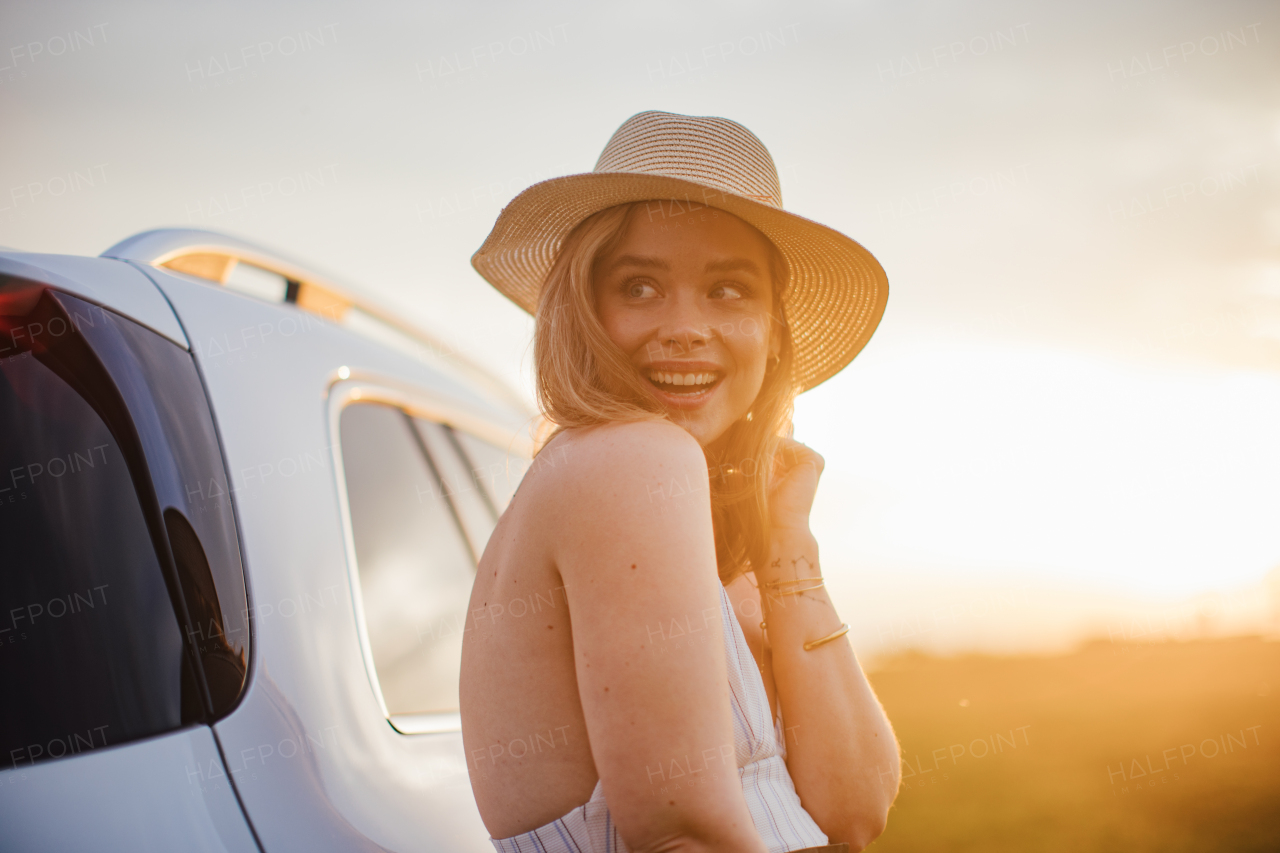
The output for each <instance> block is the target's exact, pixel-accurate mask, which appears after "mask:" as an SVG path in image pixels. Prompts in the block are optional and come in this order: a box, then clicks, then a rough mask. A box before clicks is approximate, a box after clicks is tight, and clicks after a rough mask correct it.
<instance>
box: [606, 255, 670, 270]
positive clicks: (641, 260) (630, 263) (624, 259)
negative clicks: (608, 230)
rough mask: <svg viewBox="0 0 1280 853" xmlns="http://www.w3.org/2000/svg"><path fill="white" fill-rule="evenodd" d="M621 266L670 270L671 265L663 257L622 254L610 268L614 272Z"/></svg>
mask: <svg viewBox="0 0 1280 853" xmlns="http://www.w3.org/2000/svg"><path fill="white" fill-rule="evenodd" d="M620 267H638V268H640V269H658V270H670V269H671V265H670V264H668V263H667V262H666V261H664V260H662V259H661V258H650V257H645V256H644V255H620V256H619V257H618V258H617V259H616V260H615V261H614V262H613V263H612V264H610V265H609V270H610V272H612V271H613V270H616V269H618V268H620Z"/></svg>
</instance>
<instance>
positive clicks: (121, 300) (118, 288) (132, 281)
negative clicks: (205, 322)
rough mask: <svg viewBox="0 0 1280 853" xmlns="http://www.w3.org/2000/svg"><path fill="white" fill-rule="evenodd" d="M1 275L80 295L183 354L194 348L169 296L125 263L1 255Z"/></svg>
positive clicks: (22, 254)
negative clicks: (132, 322) (149, 331)
mask: <svg viewBox="0 0 1280 853" xmlns="http://www.w3.org/2000/svg"><path fill="white" fill-rule="evenodd" d="M0 273H7V274H9V275H15V276H21V277H22V278H28V279H31V280H32V281H39V282H43V283H45V284H48V285H50V286H52V287H56V288H58V289H59V290H65V291H66V292H68V293H74V294H75V295H76V296H79V297H81V298H82V299H86V300H88V301H89V302H94V303H96V304H98V305H101V306H103V307H104V308H110V309H112V310H113V311H115V312H117V313H119V314H123V315H125V316H126V317H129V318H130V319H132V320H134V321H135V322H137V323H141V324H142V325H144V326H146V327H147V328H149V329H151V330H152V331H153V332H158V333H160V334H161V335H164V336H165V337H166V338H168V339H169V340H171V341H173V342H174V343H175V344H177V345H178V346H180V347H182V348H183V349H190V348H191V347H190V345H189V344H188V343H187V338H186V335H184V334H183V332H182V325H181V324H180V323H179V322H178V318H177V316H176V315H175V314H174V313H173V308H172V307H170V305H169V303H168V302H167V301H166V300H165V298H164V294H162V293H161V292H160V290H159V288H157V287H156V286H155V284H154V283H153V282H152V281H150V280H149V279H148V278H147V276H146V275H144V274H143V273H142V272H140V271H139V270H138V269H136V268H135V267H133V266H132V265H131V264H129V263H127V262H125V261H117V260H112V259H110V258H81V257H77V256H75V255H40V254H33V253H27V252H4V253H2V254H0Z"/></svg>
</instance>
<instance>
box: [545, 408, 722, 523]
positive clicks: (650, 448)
mask: <svg viewBox="0 0 1280 853" xmlns="http://www.w3.org/2000/svg"><path fill="white" fill-rule="evenodd" d="M539 460H541V462H540V461H539ZM530 473H534V474H536V475H537V479H538V480H540V481H541V482H540V486H541V487H542V488H547V489H552V490H554V491H556V492H559V493H560V494H563V495H564V496H565V497H566V498H574V497H577V498H581V499H591V498H606V497H610V498H614V499H616V498H623V503H628V502H629V501H627V500H626V498H627V497H628V496H633V497H634V493H635V487H637V486H638V487H640V489H641V492H640V493H639V495H640V497H641V498H642V499H643V497H644V496H645V495H647V494H648V491H645V490H646V489H647V488H648V487H652V488H653V489H654V490H657V489H659V488H662V489H663V490H664V494H665V492H666V491H667V489H666V486H667V485H668V484H669V483H670V482H671V481H672V480H675V481H676V482H678V483H680V484H681V486H682V487H683V490H684V491H689V490H696V489H697V488H698V487H699V484H701V485H702V486H703V487H705V485H706V479H707V470H706V457H705V455H704V454H703V452H702V447H701V446H700V445H699V444H698V441H697V439H695V438H694V437H693V436H692V435H690V434H689V432H688V431H686V430H684V429H682V428H681V427H679V426H676V425H675V424H673V423H671V422H670V421H630V422H623V423H609V424H601V425H599V426H594V427H589V428H580V429H571V430H565V431H564V432H562V433H560V434H559V435H557V436H556V437H555V438H554V439H552V441H551V442H550V443H549V444H548V445H547V446H546V447H545V448H543V450H542V452H541V453H539V454H538V457H537V458H536V459H535V460H534V464H533V466H532V467H531V469H530ZM655 494H656V491H655Z"/></svg>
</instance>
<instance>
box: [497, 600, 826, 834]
mask: <svg viewBox="0 0 1280 853" xmlns="http://www.w3.org/2000/svg"><path fill="white" fill-rule="evenodd" d="M720 611H721V620H722V621H723V623H724V646H725V659H726V663H728V669H729V692H730V694H731V700H730V701H731V702H732V705H733V741H734V751H735V753H736V759H737V765H738V776H739V777H741V779H742V793H743V794H744V795H745V796H746V799H747V808H748V809H749V810H750V811H751V819H752V821H754V822H755V826H756V831H757V832H759V833H760V837H761V838H762V839H764V843H765V846H767V847H768V848H769V853H785V851H792V850H802V849H804V848H806V847H818V846H821V845H824V844H826V843H827V836H826V835H824V834H823V833H822V830H821V829H819V828H818V825H817V824H816V823H814V822H813V818H811V817H810V816H809V813H808V812H806V811H805V810H804V807H803V806H801V805H800V797H799V796H797V795H796V789H795V785H793V784H792V782H791V775H790V774H789V773H788V772H787V765H786V763H785V762H784V758H785V757H786V741H785V739H784V738H783V734H782V728H783V727H782V717H781V715H779V717H778V719H777V720H775V721H770V719H769V698H768V696H767V694H766V693H765V690H764V681H763V680H761V678H760V670H759V669H757V668H756V661H755V658H753V657H752V656H751V649H750V648H748V646H747V641H746V638H745V637H743V635H742V628H741V626H739V625H738V620H737V619H736V618H735V617H734V615H733V609H732V607H731V606H730V604H729V596H728V594H727V593H726V592H725V591H724V589H723V588H721V590H720ZM660 784H661V783H660ZM665 784H667V785H671V786H673V787H674V786H675V785H676V784H678V781H673V780H670V779H667V780H665ZM490 840H491V841H492V842H493V846H494V847H495V848H496V849H497V850H498V851H500V853H626V851H627V850H628V847H627V845H626V843H625V842H623V840H622V836H621V835H619V834H618V829H617V827H616V826H615V825H614V823H613V818H612V816H611V815H610V814H609V806H608V804H607V803H606V802H605V800H604V790H603V788H602V786H601V784H600V783H599V782H596V787H595V790H594V791H593V792H592V793H591V799H590V800H588V801H587V802H586V803H584V804H583V805H581V806H578V807H577V808H576V809H574V810H573V811H571V812H569V813H568V814H567V815H565V816H564V817H562V818H559V819H558V820H553V821H552V822H551V823H548V824H546V825H545V826H540V827H538V828H537V829H535V830H533V831H532V832H526V833H523V834H521V835H514V836H512V837H511V838H502V839H497V838H493V839H490Z"/></svg>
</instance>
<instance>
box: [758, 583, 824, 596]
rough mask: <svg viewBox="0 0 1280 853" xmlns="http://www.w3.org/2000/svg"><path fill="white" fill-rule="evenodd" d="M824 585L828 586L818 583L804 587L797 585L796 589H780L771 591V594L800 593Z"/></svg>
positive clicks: (820, 587)
mask: <svg viewBox="0 0 1280 853" xmlns="http://www.w3.org/2000/svg"><path fill="white" fill-rule="evenodd" d="M824 586H826V584H824V583H816V584H814V585H813V586H802V587H797V588H795V589H787V590H778V591H777V592H775V593H771V594H772V595H799V594H800V593H802V592H808V591H809V590H811V589H822V588H823V587H824Z"/></svg>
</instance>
